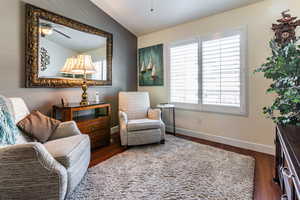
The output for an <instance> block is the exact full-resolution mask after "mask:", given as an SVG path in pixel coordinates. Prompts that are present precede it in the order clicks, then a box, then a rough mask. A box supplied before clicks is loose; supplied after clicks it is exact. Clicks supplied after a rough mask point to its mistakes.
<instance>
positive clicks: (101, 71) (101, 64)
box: [92, 60, 107, 80]
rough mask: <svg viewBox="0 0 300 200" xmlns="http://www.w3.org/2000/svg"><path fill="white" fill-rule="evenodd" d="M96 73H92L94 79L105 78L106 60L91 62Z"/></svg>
mask: <svg viewBox="0 0 300 200" xmlns="http://www.w3.org/2000/svg"><path fill="white" fill-rule="evenodd" d="M93 64H94V66H95V68H96V71H97V73H96V74H93V75H92V77H93V78H94V79H96V80H106V78H107V77H106V76H107V71H106V69H107V66H106V60H101V61H96V62H94V63H93Z"/></svg>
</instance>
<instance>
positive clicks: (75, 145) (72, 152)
mask: <svg viewBox="0 0 300 200" xmlns="http://www.w3.org/2000/svg"><path fill="white" fill-rule="evenodd" d="M89 142H90V140H89V136H88V135H84V134H80V135H76V136H71V137H66V138H62V139H58V140H52V141H49V142H46V143H45V144H44V146H45V148H46V149H47V150H48V151H49V153H50V154H51V155H52V156H53V157H54V158H55V159H56V160H57V161H58V162H59V163H60V164H62V165H63V166H64V167H66V168H67V169H68V168H70V167H72V166H74V165H75V163H76V162H77V161H78V159H79V158H80V156H81V155H82V153H83V152H84V151H85V150H86V148H90V147H89Z"/></svg>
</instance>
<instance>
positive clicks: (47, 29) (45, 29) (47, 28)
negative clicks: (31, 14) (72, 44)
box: [40, 23, 71, 39]
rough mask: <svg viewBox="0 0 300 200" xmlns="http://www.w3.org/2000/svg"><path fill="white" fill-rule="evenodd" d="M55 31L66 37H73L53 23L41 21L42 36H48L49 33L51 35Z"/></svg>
mask: <svg viewBox="0 0 300 200" xmlns="http://www.w3.org/2000/svg"><path fill="white" fill-rule="evenodd" d="M53 32H56V33H58V34H60V35H62V36H64V37H66V38H69V39H71V37H70V36H68V35H67V34H65V33H63V32H62V31H60V30H58V29H57V28H55V27H54V26H53V25H51V24H48V23H40V34H41V36H42V37H46V36H47V35H51V34H53Z"/></svg>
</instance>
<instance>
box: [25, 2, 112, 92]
mask: <svg viewBox="0 0 300 200" xmlns="http://www.w3.org/2000/svg"><path fill="white" fill-rule="evenodd" d="M40 18H41V19H45V20H48V21H51V22H54V23H57V24H60V25H63V26H67V27H70V28H73V29H75V30H79V31H82V32H86V33H90V34H95V35H99V36H101V37H105V38H106V39H107V40H106V56H107V61H106V62H107V80H87V84H88V85H90V86H100V85H112V52H113V49H112V48H113V36H112V34H111V33H108V32H105V31H102V30H100V29H97V28H95V27H92V26H89V25H86V24H83V23H80V22H78V21H75V20H72V19H69V18H66V17H63V16H61V15H58V14H55V13H52V12H49V11H47V10H44V9H41V8H37V7H35V6H33V5H30V4H26V49H25V54H26V55H25V62H26V63H25V66H26V73H25V74H26V81H25V86H26V87H28V88H34V87H48V88H68V87H80V86H81V85H82V80H80V79H74V80H72V79H64V78H39V77H38V71H39V69H38V67H39V66H38V65H39V63H38V62H39V60H38V57H39V56H38V53H39V19H40Z"/></svg>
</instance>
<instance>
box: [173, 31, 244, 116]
mask: <svg viewBox="0 0 300 200" xmlns="http://www.w3.org/2000/svg"><path fill="white" fill-rule="evenodd" d="M245 54H246V48H245V30H242V29H241V30H235V31H231V32H226V33H222V34H215V35H212V36H209V37H203V38H200V39H196V40H192V41H185V42H180V43H175V44H173V45H171V46H170V48H169V70H170V72H169V76H170V77H169V87H170V102H172V103H175V104H177V106H178V107H182V108H187V109H196V110H201V111H211V112H222V113H232V114H245V113H246V106H245V99H246V98H245V94H246V92H245V75H246V74H245Z"/></svg>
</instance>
